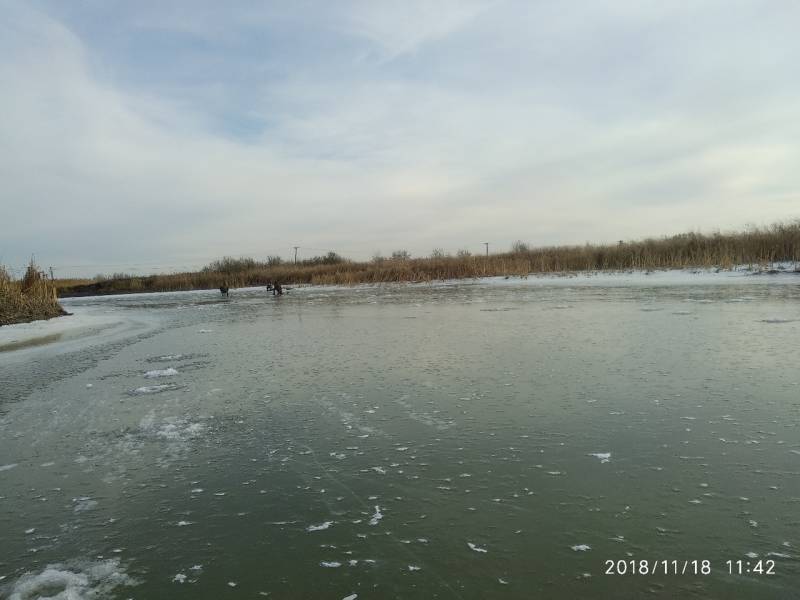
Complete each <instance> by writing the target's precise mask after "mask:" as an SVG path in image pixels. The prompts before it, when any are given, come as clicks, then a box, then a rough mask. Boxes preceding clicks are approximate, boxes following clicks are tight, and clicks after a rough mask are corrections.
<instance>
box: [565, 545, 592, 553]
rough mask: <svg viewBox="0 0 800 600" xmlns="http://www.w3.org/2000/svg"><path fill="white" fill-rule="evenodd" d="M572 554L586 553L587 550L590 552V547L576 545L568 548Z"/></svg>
mask: <svg viewBox="0 0 800 600" xmlns="http://www.w3.org/2000/svg"><path fill="white" fill-rule="evenodd" d="M570 548H571V549H572V550H573V552H586V551H587V550H591V549H592V547H591V546H590V545H589V544H576V545H575V546H570Z"/></svg>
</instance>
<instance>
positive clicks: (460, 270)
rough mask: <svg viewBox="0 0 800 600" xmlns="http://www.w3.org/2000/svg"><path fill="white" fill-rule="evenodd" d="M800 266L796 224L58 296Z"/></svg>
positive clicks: (234, 266) (119, 280)
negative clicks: (779, 264) (273, 284)
mask: <svg viewBox="0 0 800 600" xmlns="http://www.w3.org/2000/svg"><path fill="white" fill-rule="evenodd" d="M781 261H792V262H795V263H797V262H798V261H800V220H798V221H793V222H790V223H776V224H774V225H772V226H769V227H763V228H758V227H751V228H748V229H746V230H745V231H741V232H736V233H726V234H723V233H720V232H716V233H712V234H702V233H685V234H680V235H675V236H671V237H664V238H659V239H655V238H648V239H644V240H638V241H631V242H627V241H623V240H621V241H619V242H618V243H616V244H586V245H582V246H548V247H530V246H529V245H527V244H525V243H522V242H517V243H515V244H514V246H513V248H512V250H511V251H509V252H503V253H496V254H490V255H489V256H483V255H476V256H472V255H469V254H467V253H463V252H461V253H459V255H458V256H447V255H443V253H442V252H440V251H435V252H434V253H433V255H432V256H431V257H428V258H408V257H407V253H405V252H396V253H395V256H394V258H386V259H374V260H372V261H370V262H354V261H349V260H345V259H342V258H341V257H337V256H335V255H329V256H327V257H317V258H315V259H311V260H309V261H305V262H304V263H302V264H297V265H295V264H287V263H282V262H281V261H280V260H279V259H276V258H275V257H272V258H270V259H268V260H266V261H264V262H258V261H256V260H254V259H252V258H245V259H233V258H223V259H221V260H219V261H215V262H214V263H212V264H211V265H209V266H208V267H206V268H205V269H203V270H201V271H199V272H195V273H174V274H169V275H150V276H145V277H138V276H128V275H120V274H117V275H115V276H114V277H112V278H105V279H101V280H97V281H94V282H92V283H85V284H78V285H75V284H74V283H73V284H72V285H59V293H60V294H61V295H63V296H71V295H94V294H119V293H134V292H158V291H177V290H192V289H213V288H217V287H219V286H221V285H223V284H225V285H227V286H229V287H231V288H237V287H249V286H261V285H265V284H266V283H267V282H270V281H273V282H274V281H279V282H280V283H282V284H284V285H286V284H290V285H291V284H316V285H322V284H326V285H355V284H361V283H388V282H424V281H435V280H444V279H464V278H477V277H490V276H527V275H528V274H531V273H559V272H575V271H598V270H611V271H628V270H655V269H676V268H692V267H705V268H709V267H717V268H721V269H730V268H732V267H734V266H737V265H750V266H756V265H768V264H770V263H774V262H781Z"/></svg>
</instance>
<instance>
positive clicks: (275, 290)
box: [272, 281, 283, 296]
mask: <svg viewBox="0 0 800 600" xmlns="http://www.w3.org/2000/svg"><path fill="white" fill-rule="evenodd" d="M272 295H273V296H283V286H282V285H281V284H280V283H278V282H277V281H276V282H275V283H273V284H272Z"/></svg>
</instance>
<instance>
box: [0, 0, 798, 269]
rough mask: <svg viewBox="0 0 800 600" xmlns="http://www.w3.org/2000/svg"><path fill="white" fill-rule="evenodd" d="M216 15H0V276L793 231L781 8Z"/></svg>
mask: <svg viewBox="0 0 800 600" xmlns="http://www.w3.org/2000/svg"><path fill="white" fill-rule="evenodd" d="M220 6H221V5H219V4H218V3H211V2H208V3H202V2H199V3H191V4H187V5H185V6H182V5H181V4H180V3H170V5H169V8H166V9H165V8H163V6H162V4H161V3H146V2H145V3H135V4H131V3H113V2H112V3H105V2H103V3H81V4H79V5H78V4H67V3H56V2H52V3H51V2H40V3H37V4H30V3H23V2H15V1H8V0H5V1H3V2H2V4H0V10H1V11H2V14H3V18H2V20H0V89H3V90H4V93H3V94H0V115H2V118H0V178H2V181H3V185H2V188H0V258H2V260H5V261H8V262H12V263H20V262H22V261H24V260H25V259H26V257H27V256H28V255H29V253H31V252H37V253H38V254H39V256H40V257H41V259H42V260H43V261H45V262H47V263H48V264H50V263H52V264H54V265H70V264H84V263H94V264H97V265H106V264H123V263H136V262H140V263H147V264H148V265H150V264H152V263H153V262H157V261H158V260H165V262H166V263H170V264H169V265H166V266H171V265H174V266H179V267H180V266H185V265H186V264H188V263H192V262H194V263H197V262H202V261H203V260H205V259H208V258H212V257H215V256H218V255H221V254H225V253H234V254H238V253H257V254H261V255H263V254H267V253H275V252H287V251H288V248H289V247H290V246H292V245H295V244H303V245H306V246H308V247H315V248H332V249H337V250H340V251H342V252H345V253H353V254H354V255H355V256H360V257H366V256H369V255H371V254H372V253H373V252H374V251H383V252H384V253H386V252H389V251H391V250H392V249H393V248H398V247H405V248H408V249H410V250H411V251H412V252H413V253H425V252H428V251H430V249H431V248H433V247H434V246H436V247H445V248H448V249H452V250H455V249H457V248H459V247H465V246H470V245H471V246H473V247H474V249H477V246H478V244H479V242H481V241H484V240H486V239H489V240H492V241H494V242H495V243H496V244H497V245H498V246H502V245H504V244H505V245H507V244H509V243H510V242H511V241H513V240H515V239H523V240H529V241H531V242H533V243H546V244H549V243H560V242H567V243H575V242H578V243H580V242H583V241H585V240H612V239H618V238H620V237H632V236H637V235H649V234H659V233H668V232H670V231H676V230H678V231H679V230H684V229H686V228H695V227H699V228H713V227H723V228H724V227H730V226H739V225H742V224H744V223H747V222H768V221H770V220H773V219H778V218H787V217H797V216H800V208H798V207H799V206H800V203H799V202H798V200H800V198H799V197H798V196H799V195H800V194H798V184H800V175H798V174H797V173H796V171H797V170H796V168H795V165H797V164H800V149H798V147H797V145H796V143H795V140H796V139H800V122H798V120H797V118H796V114H797V111H796V106H797V105H798V100H799V99H800V82H798V80H796V78H794V77H792V73H793V69H794V66H795V64H796V59H797V56H798V55H799V54H800V42H798V41H797V38H796V36H795V35H794V28H793V23H796V22H797V18H798V17H800V8H798V5H797V4H795V3H794V2H788V1H787V2H771V3H766V4H765V3H760V2H755V1H753V2H744V1H740V2H735V3H733V4H731V3H722V2H712V1H709V2H703V3H695V4H693V5H692V6H691V7H688V8H687V7H681V6H678V5H665V4H663V3H647V2H630V3H620V2H608V3H605V2H602V3H601V2H595V3H584V4H582V5H581V4H575V3H573V4H567V5H558V4H555V3H550V2H543V3H529V2H520V3H517V2H502V1H497V2H487V3H475V4H469V3H449V2H441V3H428V2H421V3H419V4H415V3H407V4H399V5H396V6H395V5H393V7H389V5H386V4H383V3H374V2H363V3H362V2H352V3H297V4H295V3H292V4H291V5H286V4H283V3H277V4H267V5H262V6H259V7H258V8H253V7H252V6H251V5H242V6H240V7H233V8H227V7H226V8H225V10H222V9H221V8H220ZM97 270H109V269H107V268H98V269H97ZM90 272H93V271H91V268H90Z"/></svg>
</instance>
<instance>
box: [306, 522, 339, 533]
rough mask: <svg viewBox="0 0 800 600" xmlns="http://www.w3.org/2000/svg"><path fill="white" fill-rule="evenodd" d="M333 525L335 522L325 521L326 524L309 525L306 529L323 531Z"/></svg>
mask: <svg viewBox="0 0 800 600" xmlns="http://www.w3.org/2000/svg"><path fill="white" fill-rule="evenodd" d="M331 525H333V521H325V522H324V523H320V524H319V525H309V526H308V527H306V531H323V530H325V529H328V528H329V527H330V526H331Z"/></svg>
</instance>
